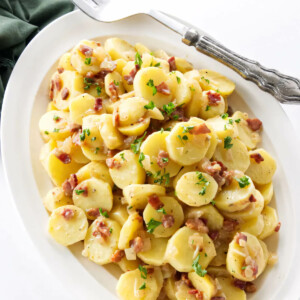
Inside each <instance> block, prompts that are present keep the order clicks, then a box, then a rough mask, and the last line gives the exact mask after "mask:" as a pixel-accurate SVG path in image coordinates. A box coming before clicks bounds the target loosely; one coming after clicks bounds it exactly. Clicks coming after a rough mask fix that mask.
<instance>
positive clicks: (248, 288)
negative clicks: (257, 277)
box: [244, 282, 256, 293]
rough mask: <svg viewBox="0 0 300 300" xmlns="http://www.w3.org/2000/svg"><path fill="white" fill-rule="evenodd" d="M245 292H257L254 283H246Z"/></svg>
mask: <svg viewBox="0 0 300 300" xmlns="http://www.w3.org/2000/svg"><path fill="white" fill-rule="evenodd" d="M244 290H245V292H246V293H255V292H256V286H255V284H254V283H252V282H246V286H245V289H244Z"/></svg>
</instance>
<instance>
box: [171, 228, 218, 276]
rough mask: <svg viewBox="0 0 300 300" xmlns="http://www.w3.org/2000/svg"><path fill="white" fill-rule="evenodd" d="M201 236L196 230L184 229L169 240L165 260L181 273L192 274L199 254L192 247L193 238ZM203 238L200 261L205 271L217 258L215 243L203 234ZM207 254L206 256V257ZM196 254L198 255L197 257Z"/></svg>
mask: <svg viewBox="0 0 300 300" xmlns="http://www.w3.org/2000/svg"><path fill="white" fill-rule="evenodd" d="M194 234H199V233H198V232H197V231H196V230H193V229H190V228H188V227H186V226H185V227H182V228H180V229H179V230H177V232H176V233H175V234H174V235H173V236H172V237H171V238H170V239H169V242H168V246H167V250H166V255H165V259H166V261H167V262H168V263H169V264H170V265H172V266H173V267H174V268H175V269H176V270H177V271H179V272H190V271H192V270H193V267H192V265H193V261H194V259H195V257H196V256H197V254H198V253H197V252H196V253H195V250H196V249H194V248H193V247H192V245H191V239H192V238H190V237H191V236H193V235H194ZM200 236H202V237H203V250H202V251H200V252H199V254H200V259H199V261H198V263H199V265H201V266H202V269H205V268H206V267H207V266H208V264H209V263H210V261H211V260H212V259H213V258H214V257H215V256H216V250H215V246H214V243H213V241H212V240H211V238H210V237H209V236H208V235H207V234H201V233H200ZM205 253H206V255H205ZM195 254H196V255H195Z"/></svg>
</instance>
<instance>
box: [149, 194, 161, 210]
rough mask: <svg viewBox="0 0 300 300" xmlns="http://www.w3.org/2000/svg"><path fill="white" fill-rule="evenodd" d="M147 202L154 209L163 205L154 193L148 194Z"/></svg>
mask: <svg viewBox="0 0 300 300" xmlns="http://www.w3.org/2000/svg"><path fill="white" fill-rule="evenodd" d="M148 203H149V204H150V205H151V206H152V207H153V208H154V209H155V210H158V209H160V208H162V207H163V206H164V204H163V203H162V202H161V201H160V199H159V197H158V196H157V195H156V194H153V195H150V196H149V197H148Z"/></svg>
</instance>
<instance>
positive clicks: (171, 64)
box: [168, 56, 177, 72]
mask: <svg viewBox="0 0 300 300" xmlns="http://www.w3.org/2000/svg"><path fill="white" fill-rule="evenodd" d="M168 63H169V67H170V72H173V71H176V70H177V67H176V61H175V57H174V56H172V57H170V58H169V59H168Z"/></svg>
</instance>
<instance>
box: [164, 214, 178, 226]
mask: <svg viewBox="0 0 300 300" xmlns="http://www.w3.org/2000/svg"><path fill="white" fill-rule="evenodd" d="M161 221H162V225H163V226H164V228H171V227H173V225H174V223H175V220H174V217H173V216H172V215H163V217H162V220H161Z"/></svg>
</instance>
